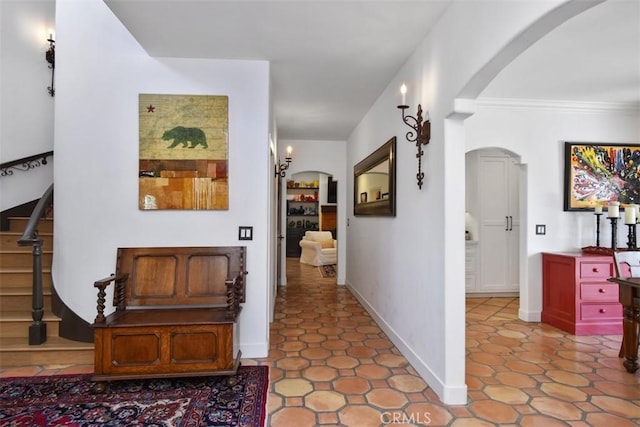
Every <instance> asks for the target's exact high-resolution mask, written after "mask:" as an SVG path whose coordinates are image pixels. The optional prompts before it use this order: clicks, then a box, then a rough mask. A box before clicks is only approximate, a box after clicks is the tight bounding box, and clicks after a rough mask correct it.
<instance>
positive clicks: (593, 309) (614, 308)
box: [580, 303, 622, 321]
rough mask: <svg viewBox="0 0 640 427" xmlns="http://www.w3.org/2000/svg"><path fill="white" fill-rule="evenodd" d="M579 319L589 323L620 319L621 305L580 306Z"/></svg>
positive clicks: (586, 304)
mask: <svg viewBox="0 0 640 427" xmlns="http://www.w3.org/2000/svg"><path fill="white" fill-rule="evenodd" d="M580 318H581V319H582V320H589V321H598V320H614V319H622V305H620V304H617V303H608V304H588V303H585V304H580Z"/></svg>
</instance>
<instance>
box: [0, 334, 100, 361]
mask: <svg viewBox="0 0 640 427" xmlns="http://www.w3.org/2000/svg"><path fill="white" fill-rule="evenodd" d="M25 340H26V338H25ZM33 347H34V350H33V351H6V352H5V351H2V352H0V368H8V367H12V366H28V365H55V364H64V365H92V364H93V362H94V353H93V350H47V351H35V350H36V348H37V346H33Z"/></svg>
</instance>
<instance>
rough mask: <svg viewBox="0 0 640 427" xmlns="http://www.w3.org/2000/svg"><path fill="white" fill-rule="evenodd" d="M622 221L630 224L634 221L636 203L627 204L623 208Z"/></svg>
mask: <svg viewBox="0 0 640 427" xmlns="http://www.w3.org/2000/svg"><path fill="white" fill-rule="evenodd" d="M624 223H625V224H627V225H632V224H635V223H636V205H633V204H631V205H628V206H627V207H626V208H624Z"/></svg>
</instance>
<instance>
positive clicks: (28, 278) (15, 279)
mask: <svg viewBox="0 0 640 427" xmlns="http://www.w3.org/2000/svg"><path fill="white" fill-rule="evenodd" d="M32 285H33V273H32V272H31V271H25V272H15V273H8V272H2V273H0V288H2V289H3V290H5V291H8V290H11V289H31V287H32ZM42 285H43V288H44V289H51V273H50V272H48V271H46V272H43V274H42Z"/></svg>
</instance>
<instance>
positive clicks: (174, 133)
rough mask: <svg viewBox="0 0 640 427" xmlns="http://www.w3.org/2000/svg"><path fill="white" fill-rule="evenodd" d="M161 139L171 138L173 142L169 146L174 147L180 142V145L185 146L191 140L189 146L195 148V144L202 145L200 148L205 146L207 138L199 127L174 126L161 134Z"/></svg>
mask: <svg viewBox="0 0 640 427" xmlns="http://www.w3.org/2000/svg"><path fill="white" fill-rule="evenodd" d="M162 139H164V140H165V141H168V140H170V139H173V143H171V145H170V146H169V148H174V147H175V146H176V145H178V144H182V147H183V148H184V147H186V146H187V145H188V142H189V141H190V142H191V146H190V147H189V148H195V147H196V145H202V148H207V147H208V145H207V138H206V137H205V136H204V132H203V131H202V129H199V128H186V127H183V126H176V127H174V128H173V129H171V130H168V131H166V132H165V133H164V134H163V135H162Z"/></svg>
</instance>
